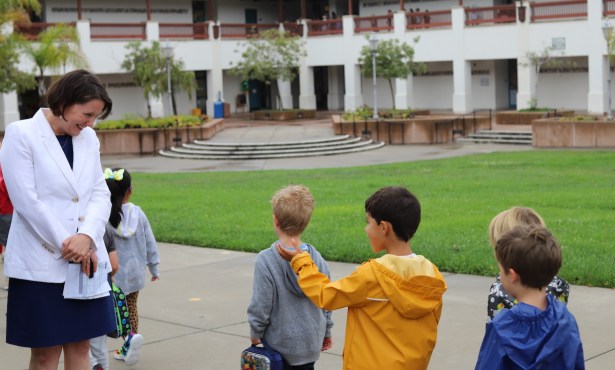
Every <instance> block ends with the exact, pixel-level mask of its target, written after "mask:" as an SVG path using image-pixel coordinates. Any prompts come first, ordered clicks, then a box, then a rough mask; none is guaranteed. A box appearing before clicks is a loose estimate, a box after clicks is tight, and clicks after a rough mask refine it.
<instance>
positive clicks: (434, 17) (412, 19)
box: [406, 9, 453, 30]
mask: <svg viewBox="0 0 615 370" xmlns="http://www.w3.org/2000/svg"><path fill="white" fill-rule="evenodd" d="M452 25H453V20H452V16H451V10H450V9H449V10H438V11H433V12H416V13H415V12H406V29H409V30H412V29H419V28H436V27H451V26H452Z"/></svg>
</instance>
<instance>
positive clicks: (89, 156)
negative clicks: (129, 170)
mask: <svg viewBox="0 0 615 370" xmlns="http://www.w3.org/2000/svg"><path fill="white" fill-rule="evenodd" d="M73 152H74V160H73V168H72V169H71V168H70V165H69V164H68V161H67V160H66V156H65V155H64V152H63V151H62V148H61V147H60V144H59V142H58V140H57V138H56V135H55V134H54V132H53V131H52V129H51V125H50V124H49V122H48V121H47V119H46V118H45V115H44V114H43V111H42V109H39V110H38V112H36V114H35V115H34V117H32V118H30V119H25V120H21V121H17V122H13V123H11V124H10V125H9V126H8V127H7V128H6V132H5V135H4V139H3V142H2V148H1V150H0V163H1V164H2V172H3V174H4V180H5V182H6V186H7V189H8V192H9V197H10V198H11V202H12V203H13V207H14V208H15V211H14V213H13V221H12V223H11V228H10V232H9V237H8V241H7V249H6V256H5V261H4V262H5V263H4V274H5V275H6V276H8V277H12V278H18V279H24V280H33V281H40V282H48V283H62V282H64V281H65V280H66V273H67V270H68V261H67V260H65V259H64V258H62V253H61V249H62V242H63V241H64V240H65V239H66V238H68V237H69V236H71V235H74V234H76V233H80V234H86V235H89V236H90V237H91V238H92V240H93V241H94V244H95V249H96V255H97V256H98V260H99V262H103V263H104V262H107V264H106V265H107V266H109V265H110V264H109V255H108V254H107V250H106V248H105V245H104V242H103V234H104V232H105V225H106V224H107V222H108V221H109V214H110V212H111V201H110V199H109V197H110V193H109V189H108V188H107V184H106V183H105V179H104V177H103V173H102V168H101V164H100V142H99V141H98V138H97V137H96V133H95V132H94V130H92V129H91V128H89V127H87V128H85V129H84V130H83V131H81V133H80V134H79V135H78V136H75V137H73ZM109 271H110V268H109ZM101 272H102V271H101ZM107 272H108V271H107Z"/></svg>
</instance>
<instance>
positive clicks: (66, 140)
mask: <svg viewBox="0 0 615 370" xmlns="http://www.w3.org/2000/svg"><path fill="white" fill-rule="evenodd" d="M56 138H57V139H58V143H60V148H62V151H63V152H64V155H65V156H66V159H67V160H68V164H69V165H70V168H71V169H72V168H73V137H72V136H70V135H56Z"/></svg>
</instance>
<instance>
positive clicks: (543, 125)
mask: <svg viewBox="0 0 615 370" xmlns="http://www.w3.org/2000/svg"><path fill="white" fill-rule="evenodd" d="M532 145H533V146H535V147H537V148H615V121H559V120H553V119H539V120H535V121H533V122H532Z"/></svg>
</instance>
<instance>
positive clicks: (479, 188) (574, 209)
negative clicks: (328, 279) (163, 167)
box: [133, 151, 615, 287]
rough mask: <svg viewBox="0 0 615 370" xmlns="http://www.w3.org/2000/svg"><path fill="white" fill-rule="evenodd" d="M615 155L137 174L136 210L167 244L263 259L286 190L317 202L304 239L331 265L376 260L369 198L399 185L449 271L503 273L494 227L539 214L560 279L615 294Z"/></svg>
mask: <svg viewBox="0 0 615 370" xmlns="http://www.w3.org/2000/svg"><path fill="white" fill-rule="evenodd" d="M613 163H615V152H608V151H591V152H586V151H530V152H515V153H492V154H482V155H472V156H467V157H459V158H450V159H443V160H431V161H421V162H409V163H398V164H386V165H378V166H366V167H352V168H340V169H314V170H296V171H288V170H284V171H248V172H207V173H160V174H153V173H135V174H134V176H133V186H134V188H135V192H134V196H133V201H134V202H135V203H136V204H139V205H141V206H142V208H143V209H144V211H145V212H146V214H147V215H148V218H149V220H150V222H151V224H152V228H153V230H154V233H155V235H156V237H157V239H158V240H159V241H165V242H173V243H180V244H190V245H196V246H203V247H212V248H223V249H232V250H240V251H251V252H257V251H259V250H262V249H264V248H266V247H268V246H269V245H270V244H271V242H272V241H274V240H275V234H274V232H273V229H272V226H271V224H272V219H271V207H270V204H269V200H270V198H271V196H272V195H273V193H274V192H275V191H276V190H277V189H279V188H281V187H283V186H285V185H287V184H289V183H301V184H305V185H307V186H308V187H309V188H310V190H311V191H312V193H313V194H314V197H315V199H316V208H315V211H314V215H313V217H312V221H311V223H310V226H308V229H307V230H306V232H305V234H304V237H303V239H304V240H305V241H307V242H310V243H312V244H314V245H315V246H316V247H317V248H318V249H319V250H320V251H321V253H322V254H323V256H324V257H325V258H326V259H328V260H335V261H346V262H362V261H366V260H367V259H369V258H371V257H373V254H372V253H371V250H370V246H369V242H368V240H367V238H366V236H365V233H364V231H363V228H364V225H365V215H364V208H363V203H364V201H365V199H366V198H367V197H368V196H369V195H370V194H371V193H373V192H374V191H376V190H377V189H379V188H380V187H382V186H387V185H403V186H406V187H408V188H409V189H410V190H411V191H412V192H414V193H415V194H416V195H417V197H418V198H419V200H420V201H421V204H422V209H423V212H422V213H423V217H422V222H421V226H420V227H419V230H418V232H417V234H416V236H415V238H414V239H413V241H412V247H413V250H414V251H415V252H416V253H418V254H423V255H425V256H427V257H428V258H429V259H431V260H432V261H433V262H434V263H435V264H436V265H438V267H440V269H441V270H443V271H450V272H459V273H469V274H479V275H495V273H496V272H497V266H496V263H495V260H494V259H493V254H492V251H491V247H490V246H489V241H488V235H487V227H488V225H489V222H490V220H491V218H492V217H493V216H495V215H496V214H497V213H498V212H500V211H502V210H504V209H506V208H509V207H511V206H514V205H524V206H528V207H532V208H534V209H535V210H536V211H538V212H539V213H540V214H541V215H542V216H543V217H544V219H545V220H546V222H547V224H548V226H549V228H550V229H551V231H552V232H553V233H554V235H555V236H556V237H557V239H558V240H559V241H560V243H561V244H562V247H563V250H564V264H563V267H562V269H561V270H560V274H559V275H560V276H562V277H564V278H565V279H567V280H568V281H570V282H571V283H574V284H582V285H589V286H601V287H615V274H613V272H612V269H613V265H614V264H615V263H614V262H615V258H614V256H615V253H614V251H613V248H612V240H613V235H614V234H615V191H613V184H614V183H615V169H614V166H613Z"/></svg>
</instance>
